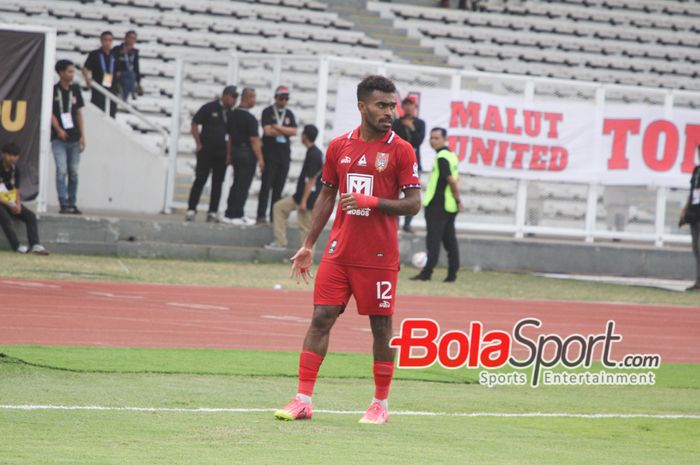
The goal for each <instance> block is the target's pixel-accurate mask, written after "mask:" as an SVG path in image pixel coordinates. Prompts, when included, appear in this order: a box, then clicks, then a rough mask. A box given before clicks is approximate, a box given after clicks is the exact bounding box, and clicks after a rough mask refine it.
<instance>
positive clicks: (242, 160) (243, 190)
mask: <svg viewBox="0 0 700 465" xmlns="http://www.w3.org/2000/svg"><path fill="white" fill-rule="evenodd" d="M255 99H256V97H255V89H251V88H250V87H246V88H245V89H243V91H242V92H241V104H240V106H239V107H238V108H236V109H235V110H233V111H232V112H231V117H230V118H229V120H228V143H227V160H228V163H230V164H232V165H233V185H232V186H231V190H230V191H229V194H228V208H227V209H226V216H225V218H223V219H222V220H221V221H222V222H224V223H227V224H235V225H238V226H251V225H254V224H255V221H254V220H251V219H250V218H246V217H245V216H244V208H245V203H246V201H247V200H248V191H249V190H250V185H251V184H252V183H253V178H254V177H255V167H256V162H257V165H258V166H259V167H260V172H261V173H262V172H263V171H264V170H265V161H264V160H263V154H262V150H261V148H260V136H259V135H258V120H257V119H256V118H255V116H253V114H252V113H251V112H250V109H251V108H253V107H254V106H255Z"/></svg>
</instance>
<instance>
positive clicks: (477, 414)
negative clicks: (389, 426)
mask: <svg viewBox="0 0 700 465" xmlns="http://www.w3.org/2000/svg"><path fill="white" fill-rule="evenodd" d="M0 409H2V410H25V411H27V410H28V411H36V410H87V411H107V412H163V413H271V412H274V411H275V409H272V408H223V407H221V408H216V407H198V408H177V407H172V408H171V407H109V406H101V405H2V404H0ZM315 412H316V413H328V414H335V415H362V414H364V413H365V411H364V410H323V409H321V410H316V411H315ZM391 414H392V415H406V416H417V417H467V418H478V417H494V418H587V419H635V418H646V419H656V420H700V415H686V414H654V413H546V412H530V413H508V412H471V413H459V412H456V413H449V412H422V411H413V410H397V411H392V412H391Z"/></svg>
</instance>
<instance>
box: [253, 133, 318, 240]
mask: <svg viewBox="0 0 700 465" xmlns="http://www.w3.org/2000/svg"><path fill="white" fill-rule="evenodd" d="M317 136H318V128H317V127H316V126H314V125H312V124H309V125H306V126H304V130H303V131H302V133H301V142H302V144H304V147H306V158H304V165H303V166H302V168H301V174H300V175H299V180H298V181H297V189H296V192H295V193H294V195H292V196H290V197H285V198H283V199H280V200H278V201H277V202H275V205H274V215H273V217H272V218H273V220H272V222H273V224H274V229H275V242H272V243H271V244H267V245H266V246H265V248H266V249H269V250H286V249H287V218H289V214H290V213H292V211H294V210H296V211H297V222H298V223H299V240H301V242H302V243H303V242H304V237H305V236H306V234H307V233H308V232H309V229H310V227H311V210H313V208H314V202H315V201H316V196H317V195H318V193H319V192H320V191H321V170H322V169H323V153H321V150H320V149H319V148H318V147H316V145H314V142H315V141H316V137H317Z"/></svg>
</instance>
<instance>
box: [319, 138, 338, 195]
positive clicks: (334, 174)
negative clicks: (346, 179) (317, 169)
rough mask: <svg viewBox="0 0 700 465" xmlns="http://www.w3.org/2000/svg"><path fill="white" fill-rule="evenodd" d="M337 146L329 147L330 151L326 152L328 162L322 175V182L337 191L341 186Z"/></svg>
mask: <svg viewBox="0 0 700 465" xmlns="http://www.w3.org/2000/svg"><path fill="white" fill-rule="evenodd" d="M336 146H337V144H331V145H329V146H328V150H327V151H326V161H325V163H323V171H322V173H321V182H322V183H323V184H324V185H325V186H327V187H330V188H331V189H337V188H338V186H339V183H338V167H337V163H338V161H337V160H336V152H337V150H336Z"/></svg>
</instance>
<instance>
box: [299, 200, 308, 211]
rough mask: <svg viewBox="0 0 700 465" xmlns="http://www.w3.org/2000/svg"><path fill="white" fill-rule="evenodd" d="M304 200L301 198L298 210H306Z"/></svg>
mask: <svg viewBox="0 0 700 465" xmlns="http://www.w3.org/2000/svg"><path fill="white" fill-rule="evenodd" d="M306 208H307V207H306V201H305V200H302V202H301V203H300V204H299V211H301V212H305V211H306Z"/></svg>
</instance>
